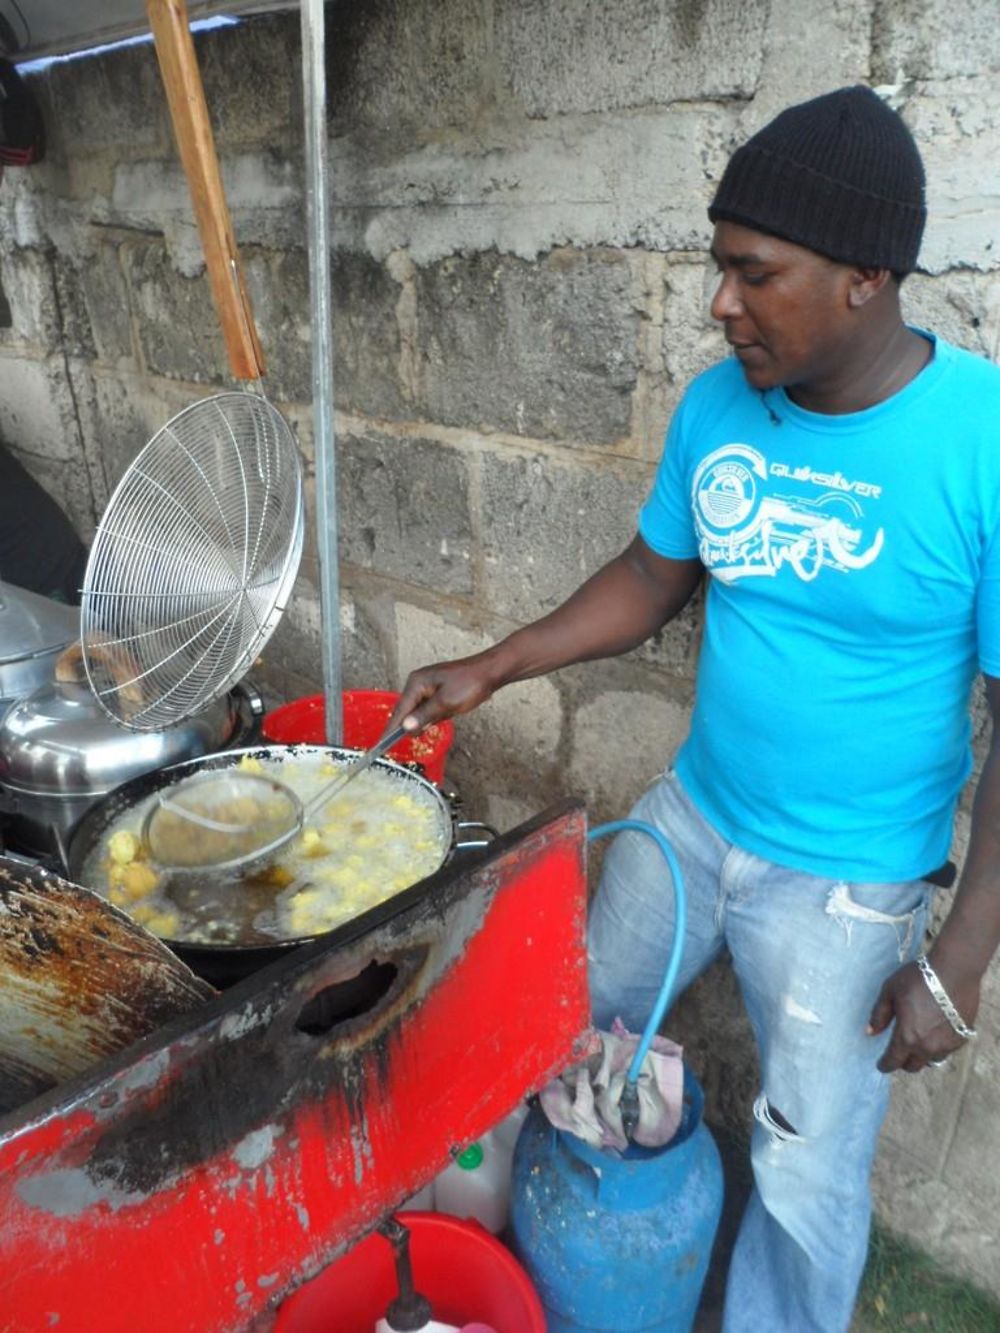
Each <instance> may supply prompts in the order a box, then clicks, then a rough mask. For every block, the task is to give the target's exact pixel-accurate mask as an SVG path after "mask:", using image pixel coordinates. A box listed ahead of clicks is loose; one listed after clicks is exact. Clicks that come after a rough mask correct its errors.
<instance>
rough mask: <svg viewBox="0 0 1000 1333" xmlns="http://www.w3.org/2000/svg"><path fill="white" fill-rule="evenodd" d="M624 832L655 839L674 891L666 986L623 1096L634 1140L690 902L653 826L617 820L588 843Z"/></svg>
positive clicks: (665, 843) (681, 949)
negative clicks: (640, 1088) (645, 1073)
mask: <svg viewBox="0 0 1000 1333" xmlns="http://www.w3.org/2000/svg"><path fill="white" fill-rule="evenodd" d="M625 829H631V830H632V831H634V832H636V833H646V834H648V836H649V837H651V838H652V839H653V841H654V842H655V843H656V845H657V847H659V849H660V851H661V852H662V853H663V858H664V860H665V861H666V863H667V866H668V868H669V870H670V875H671V879H672V883H673V890H674V941H673V944H672V945H671V948H670V957H669V959H668V960H667V969H666V971H665V972H664V974H663V982H662V983H661V985H660V991H659V994H658V995H657V997H656V1003H655V1004H654V1005H653V1012H652V1013H651V1014H650V1015H649V1018H648V1019H647V1020H646V1026H645V1028H643V1032H642V1037H641V1039H640V1041H639V1045H638V1046H637V1047H636V1049H635V1055H634V1056H633V1057H632V1063H631V1064H630V1065H629V1067H628V1073H627V1075H626V1077H625V1089H624V1091H623V1093H622V1120H623V1122H624V1123H625V1130H626V1134H627V1136H628V1137H629V1138H631V1137H632V1135H631V1130H632V1129H634V1128H635V1124H636V1121H637V1119H638V1104H639V1098H638V1092H637V1090H636V1084H637V1083H638V1080H639V1070H640V1069H641V1067H642V1062H643V1060H645V1058H646V1053H647V1051H648V1050H649V1048H650V1046H651V1045H652V1041H653V1038H654V1037H655V1036H656V1034H657V1032H658V1031H659V1028H660V1024H661V1023H662V1021H663V1016H664V1014H665V1013H666V1012H667V1009H668V1008H669V1006H670V1001H671V999H672V998H673V991H674V986H675V985H676V984H677V974H678V972H679V971H680V967H681V958H682V957H683V955H684V935H685V933H686V930H687V898H686V896H685V893H684V876H683V875H682V874H681V867H680V863H679V862H678V860H677V856H676V854H675V852H674V849H673V848H672V847H671V845H670V843H669V842H668V841H667V839H666V837H665V836H664V834H662V833H661V832H660V830H659V829H658V828H654V827H653V825H652V824H647V823H646V822H645V821H644V820H642V819H615V820H612V821H611V822H610V823H608V824H598V826H597V828H592V829H591V830H590V832H589V833H588V834H587V841H588V842H593V841H594V839H595V838H604V837H607V836H608V835H609V834H611V833H621V832H622V831H623V830H625Z"/></svg>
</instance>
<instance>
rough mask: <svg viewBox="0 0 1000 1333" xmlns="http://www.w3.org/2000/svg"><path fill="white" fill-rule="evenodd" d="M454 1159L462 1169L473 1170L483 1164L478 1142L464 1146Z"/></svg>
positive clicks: (480, 1147) (481, 1151)
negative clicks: (463, 1149)
mask: <svg viewBox="0 0 1000 1333" xmlns="http://www.w3.org/2000/svg"><path fill="white" fill-rule="evenodd" d="M455 1161H456V1162H457V1163H458V1165H459V1166H460V1167H461V1168H462V1170H463V1171H475V1169H476V1167H477V1166H482V1164H483V1149H482V1146H481V1145H480V1144H478V1143H472V1144H470V1145H469V1147H468V1148H466V1150H465V1152H462V1153H459V1154H458V1156H457V1157H456V1158H455Z"/></svg>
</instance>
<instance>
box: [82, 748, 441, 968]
mask: <svg viewBox="0 0 1000 1333" xmlns="http://www.w3.org/2000/svg"><path fill="white" fill-rule="evenodd" d="M242 764H243V766H244V767H245V768H249V769H250V771H264V772H267V773H273V775H274V776H276V777H280V780H281V781H282V782H284V783H287V784H288V786H290V787H292V788H293V790H295V791H296V792H297V794H298V795H299V796H300V798H301V799H302V800H303V801H304V802H306V801H308V800H309V798H310V796H311V795H312V794H313V793H314V792H315V791H317V790H318V789H319V786H320V785H321V784H322V783H323V782H326V781H328V780H329V778H330V776H331V775H332V773H333V772H335V771H336V770H335V766H333V765H331V763H330V761H329V760H328V759H326V758H323V757H318V758H313V759H312V760H311V761H310V760H309V759H301V760H295V761H291V762H285V763H280V762H271V763H269V762H268V761H267V760H266V759H252V760H249V759H244V760H243V761H242ZM155 799H156V798H155V797H151V798H150V800H155ZM148 803H149V802H143V803H140V804H139V805H137V806H135V807H134V808H133V809H131V810H128V811H127V812H125V813H124V814H122V815H121V816H120V817H119V818H118V819H117V820H116V821H115V822H114V823H113V824H111V825H110V826H109V827H108V829H107V830H106V831H105V834H104V836H103V837H102V839H101V842H100V844H99V845H98V846H97V847H95V848H94V850H93V851H91V853H90V854H89V856H88V857H87V860H86V862H85V864H84V871H83V876H82V879H83V882H84V883H85V884H87V885H88V886H90V887H92V888H94V889H96V890H97V891H98V892H100V893H103V894H105V895H106V896H107V897H108V898H109V899H110V900H111V901H112V902H114V903H115V904H116V905H118V906H120V907H123V908H124V909H125V910H126V911H128V912H129V913H130V914H131V915H132V916H133V917H134V918H135V919H136V920H138V921H139V922H140V923H141V924H142V925H144V926H146V928H147V929H148V930H150V931H152V933H153V934H155V935H159V936H161V937H162V938H164V939H167V940H170V941H173V942H177V943H192V944H240V945H267V944H273V943H275V942H276V941H279V940H286V939H301V938H303V937H305V936H309V935H315V934H321V933H323V932H324V931H327V930H332V929H333V928H334V927H335V926H338V925H340V924H341V923H342V922H344V921H347V920H349V919H350V918H351V917H354V916H357V915H359V914H360V913H361V912H364V911H367V910H368V909H369V908H371V907H374V906H375V905H376V904H377V903H380V902H382V901H384V900H385V899H386V898H389V897H391V896H392V895H393V894H395V893H398V892H400V891H401V890H402V889H404V888H406V887H408V886H409V885H410V884H414V883H416V882H417V881H418V880H420V879H423V878H425V877H426V876H427V875H429V874H431V873H432V872H433V871H434V870H436V869H437V867H438V866H439V865H440V864H441V862H442V861H443V860H444V857H445V855H446V853H447V850H448V841H449V837H450V829H448V830H446V829H445V827H444V823H443V820H442V814H441V808H440V806H439V805H438V804H437V803H436V801H435V800H434V797H433V794H432V793H431V792H428V791H426V790H425V789H424V788H423V787H422V786H421V785H420V784H418V783H413V782H408V781H406V780H405V778H404V779H402V780H401V779H400V777H399V776H397V775H396V774H394V773H393V772H392V771H388V770H384V769H379V768H373V769H372V770H370V771H369V772H368V773H365V774H362V775H361V776H360V777H358V778H357V779H356V780H355V781H354V782H353V783H352V784H351V787H350V789H348V790H347V791H345V792H344V793H343V794H342V795H340V796H338V797H335V799H334V800H333V801H332V802H331V803H330V805H329V806H328V807H327V808H326V809H325V810H323V811H321V812H320V813H319V814H318V815H317V816H316V817H315V819H314V821H313V822H312V823H311V824H310V825H309V826H308V827H306V828H305V829H303V832H302V836H301V837H300V838H297V839H296V840H295V841H294V842H293V843H291V844H289V846H288V847H286V848H283V849H282V850H281V852H280V853H278V855H277V856H276V857H275V858H274V860H273V861H272V862H270V863H269V864H267V865H265V866H260V865H256V866H252V867H250V869H249V870H248V871H243V872H239V871H235V872H230V873H220V872H218V871H206V872H204V873H201V872H199V873H196V874H195V873H186V874H182V875H177V874H174V875H166V874H164V873H162V872H160V871H158V870H157V868H156V867H155V866H154V865H152V864H150V862H149V860H148V858H147V855H146V852H145V850H144V848H143V847H142V845H141V841H140V838H139V834H138V830H139V829H140V828H141V827H142V821H143V818H144V816H145V813H146V809H147V807H148Z"/></svg>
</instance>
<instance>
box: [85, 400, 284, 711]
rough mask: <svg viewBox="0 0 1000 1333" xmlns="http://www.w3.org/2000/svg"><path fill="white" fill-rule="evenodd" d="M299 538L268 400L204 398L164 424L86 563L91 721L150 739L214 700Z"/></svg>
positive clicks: (279, 602)
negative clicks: (106, 720) (98, 715)
mask: <svg viewBox="0 0 1000 1333" xmlns="http://www.w3.org/2000/svg"><path fill="white" fill-rule="evenodd" d="M303 528H304V508H303V496H302V472H301V465H300V461H299V453H298V449H297V447H296V443H295V439H294V436H293V435H292V432H291V429H290V428H289V426H288V423H287V422H286V421H285V420H284V418H283V417H282V416H281V414H280V413H279V412H278V411H277V410H276V409H275V408H274V407H272V406H271V404H270V403H269V402H268V401H267V399H266V398H264V397H262V396H260V395H258V394H253V393H241V392H237V393H221V394H216V395H214V396H213V397H211V398H206V399H203V400H201V401H200V402H197V403H194V404H193V405H192V406H190V407H188V408H185V410H184V411H182V412H179V413H178V414H177V415H176V416H175V417H173V418H172V419H171V420H170V421H168V422H167V424H166V425H165V426H163V427H162V429H161V430H159V431H158V432H157V433H156V435H154V436H153V438H152V439H151V440H150V441H149V443H148V444H147V445H146V447H145V448H144V449H143V450H142V452H141V453H140V454H139V456H138V457H137V458H136V459H135V461H134V462H133V463H132V465H131V466H130V467H129V469H128V471H127V472H126V473H125V475H124V476H123V477H122V479H121V481H120V482H119V484H118V486H117V487H116V489H115V491H114V494H113V495H112V497H111V499H110V501H109V502H108V506H107V508H106V510H105V511H104V515H103V517H102V519H101V522H100V524H99V526H98V530H97V534H96V536H95V538H94V542H93V545H92V547H91V550H90V557H89V559H88V561H87V571H86V574H85V576H84V584H83V596H82V602H81V608H80V610H81V630H82V637H83V660H84V665H85V668H86V671H87V677H88V680H89V682H90V686H91V689H92V690H93V692H94V695H95V697H96V698H97V700H98V702H99V703H100V705H101V707H102V708H103V709H104V710H105V711H106V712H107V713H108V714H109V715H110V716H111V717H112V718H114V719H115V720H116V721H118V722H121V723H123V724H124V725H125V726H127V727H129V728H130V729H132V730H135V731H158V730H162V729H163V728H164V727H167V726H170V725H172V724H174V723H177V722H180V721H182V720H183V719H184V718H186V717H189V716H190V715H191V714H192V713H195V712H197V711H198V710H199V709H201V708H204V707H206V706H207V705H208V704H209V703H210V702H211V701H212V700H213V699H216V698H218V697H219V695H221V694H223V693H225V691H226V690H227V689H229V688H230V686H231V685H233V684H234V683H235V682H236V681H237V680H238V679H239V678H240V677H241V676H242V675H244V674H245V672H246V671H247V670H248V668H249V667H250V665H251V664H252V662H253V660H254V658H255V657H256V656H257V655H258V653H259V652H260V651H261V649H262V648H263V646H264V644H265V643H266V642H267V640H268V639H269V638H270V636H271V634H272V633H273V631H274V629H275V627H276V626H277V624H278V621H279V620H280V618H281V614H282V612H283V610H284V607H285V603H286V601H287V599H288V596H289V594H290V592H291V588H292V584H293V582H294V580H295V575H296V572H297V570H298V564H299V558H300V556H301V554H302V539H303Z"/></svg>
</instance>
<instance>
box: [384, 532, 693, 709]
mask: <svg viewBox="0 0 1000 1333" xmlns="http://www.w3.org/2000/svg"><path fill="white" fill-rule="evenodd" d="M703 572H704V570H703V567H702V563H701V561H700V560H697V559H695V560H669V559H667V558H665V557H664V556H660V555H657V554H656V553H655V552H654V551H652V550H651V549H650V547H648V546H647V545H646V543H645V542H644V541H643V539H642V538H641V537H639V536H636V537H635V539H634V540H633V541H632V543H631V544H630V545H629V546H628V547H627V548H626V549H625V550H624V551H623V552H622V553H621V555H619V556H616V558H615V559H614V560H611V561H610V562H609V563H608V564H606V565H605V566H604V567H603V568H602V569H599V570H598V571H597V573H596V574H594V575H593V577H592V578H589V579H588V580H587V582H586V583H584V584H583V585H582V586H581V587H580V588H578V589H577V590H576V592H575V593H573V595H572V596H571V597H569V598H568V599H567V600H566V601H565V602H563V604H562V605H561V606H559V607H557V608H556V610H555V611H553V612H551V613H550V614H549V615H547V616H544V617H543V618H542V619H541V620H536V621H534V622H533V623H532V624H530V625H526V626H525V627H524V628H523V629H519V630H517V631H516V632H515V633H513V634H511V635H510V636H509V637H508V638H506V639H503V640H502V641H501V642H500V643H497V644H494V645H493V647H491V648H487V649H486V650H485V652H482V653H476V654H475V656H473V657H463V658H459V659H458V660H457V661H454V662H438V663H436V664H435V665H434V666H428V667H421V668H420V669H419V670H418V671H414V672H413V673H412V674H411V675H410V676H409V678H408V679H407V681H406V684H405V686H404V687H403V693H402V698H401V700H400V703H399V705H398V707H397V708H396V711H395V713H394V715H393V722H397V721H399V720H401V719H405V721H406V723H407V729H408V730H411V731H419V730H421V729H422V728H423V727H426V726H429V725H430V724H431V723H432V722H439V721H440V720H441V719H442V718H446V717H452V716H454V714H456V713H468V712H471V711H472V709H473V708H476V707H478V706H479V704H481V703H484V702H485V701H486V700H487V699H488V698H489V697H490V695H491V694H493V693H495V691H496V690H498V689H499V688H500V687H501V686H502V685H509V684H510V683H511V682H512V681H516V680H527V679H528V678H529V677H531V676H541V675H544V674H546V673H547V672H549V671H555V670H556V669H557V668H558V667H564V666H569V665H570V664H571V663H573V662H585V661H590V660H592V659H594V658H598V657H614V656H617V655H618V654H619V653H624V652H627V651H628V650H629V649H630V648H635V647H636V646H637V645H638V644H640V643H642V642H644V641H645V640H646V639H648V638H649V636H650V635H651V634H653V633H655V631H656V630H658V629H659V628H660V627H661V626H662V625H664V624H665V623H666V622H667V621H668V620H670V619H671V618H672V617H673V616H676V615H677V614H678V612H680V611H682V610H683V608H684V607H685V606H686V605H687V603H688V602H689V601H690V599H691V596H692V594H693V593H694V590H695V588H697V586H698V583H699V581H700V579H701V576H702V574H703Z"/></svg>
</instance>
